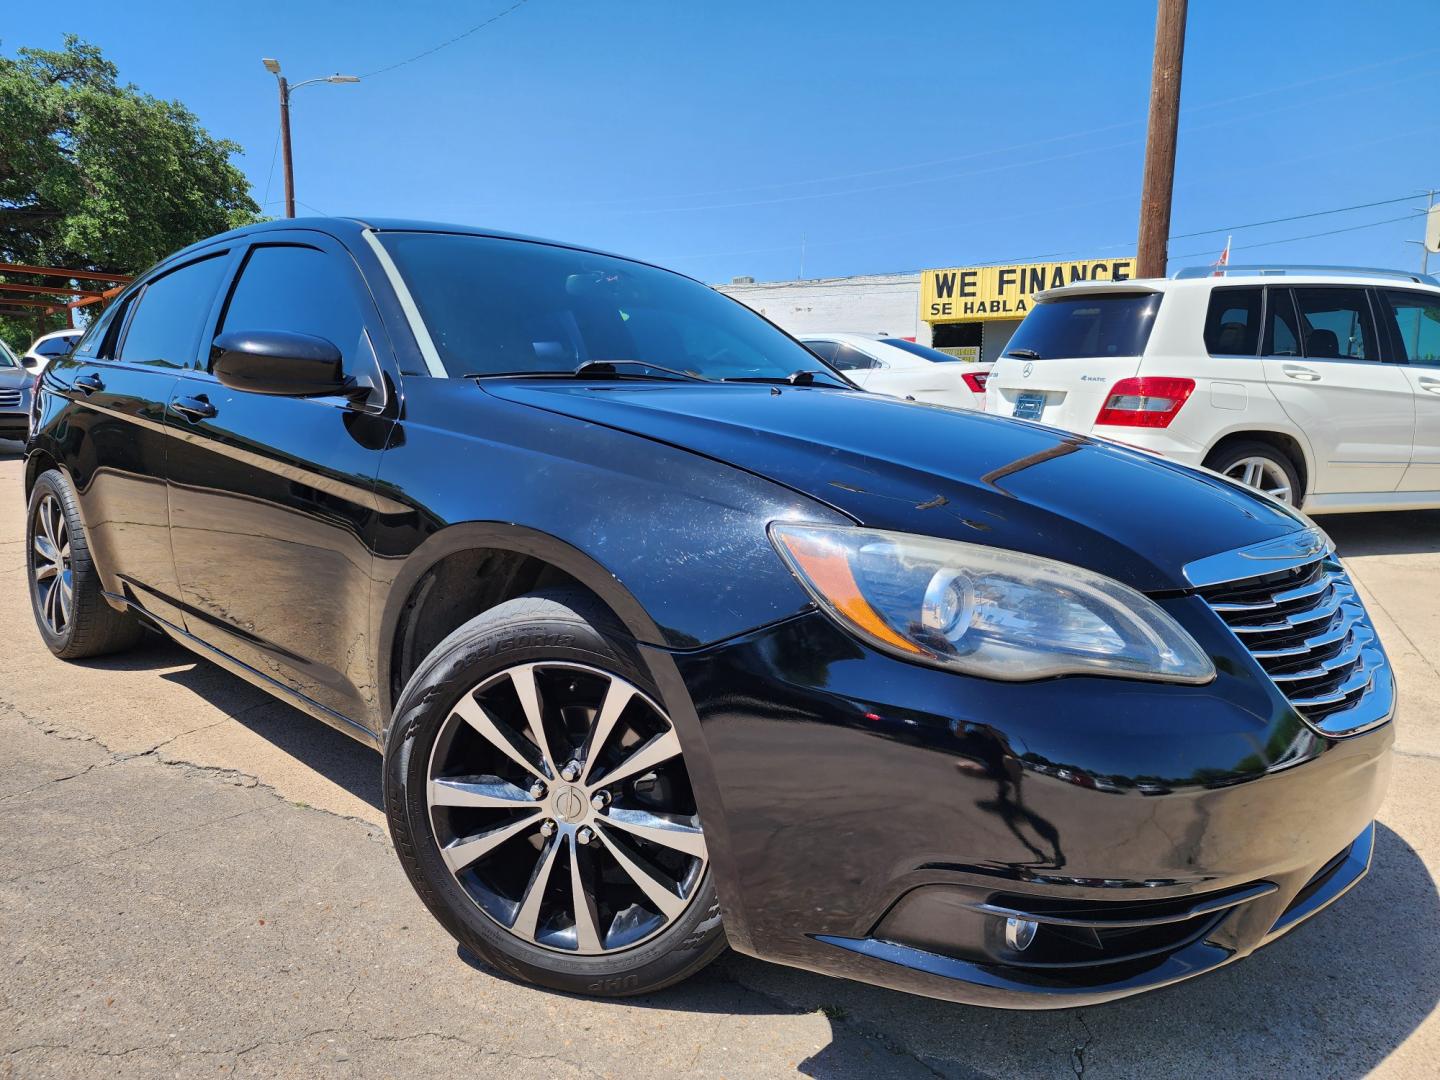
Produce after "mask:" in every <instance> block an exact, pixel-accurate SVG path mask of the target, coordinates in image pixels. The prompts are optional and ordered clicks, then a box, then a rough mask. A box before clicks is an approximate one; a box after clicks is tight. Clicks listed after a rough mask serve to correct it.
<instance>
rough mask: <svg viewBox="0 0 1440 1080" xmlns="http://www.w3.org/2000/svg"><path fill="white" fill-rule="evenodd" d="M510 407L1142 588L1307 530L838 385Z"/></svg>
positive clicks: (976, 420) (1181, 486) (1165, 477)
mask: <svg viewBox="0 0 1440 1080" xmlns="http://www.w3.org/2000/svg"><path fill="white" fill-rule="evenodd" d="M483 387H484V389H485V391H487V392H488V393H491V394H493V395H496V396H498V397H501V398H504V399H506V400H509V401H512V402H516V403H520V404H524V405H529V406H532V407H534V408H539V409H544V410H547V411H549V412H552V413H561V414H564V415H567V416H571V417H574V418H576V419H579V420H584V421H589V422H592V423H596V424H602V425H605V426H607V427H610V428H615V429H618V430H621V431H626V432H630V433H632V434H635V435H640V436H643V437H646V438H650V439H655V440H657V441H660V442H663V443H666V444H669V445H671V446H677V447H681V448H683V449H687V450H690V451H692V452H694V453H697V454H703V455H704V456H706V457H709V458H713V459H715V460H717V461H721V462H725V463H728V464H730V465H733V466H735V467H737V468H741V469H744V470H746V471H748V472H751V473H755V474H757V475H759V476H763V477H766V478H768V479H770V480H772V481H774V482H776V483H780V484H784V485H785V486H787V487H789V488H792V489H794V490H796V491H799V492H801V493H803V494H806V495H808V496H810V497H812V498H814V499H817V500H819V501H821V502H824V503H826V504H828V505H830V506H832V507H834V508H835V509H837V510H839V511H841V512H842V513H844V514H847V515H848V516H850V517H852V518H853V519H854V520H855V521H856V522H858V523H860V524H862V525H867V526H871V527H874V528H884V529H892V530H897V531H902V532H910V533H920V534H924V535H927V536H939V537H945V538H948V539H954V540H964V541H968V542H971V543H980V544H990V545H993V546H996V547H1002V548H1008V549H1012V550H1016V551H1024V552H1028V553H1030V554H1034V555H1040V556H1043V557H1046V558H1052V559H1060V560H1063V561H1065V562H1069V563H1074V564H1077V565H1080V566H1084V567H1087V568H1089V569H1091V570H1095V571H1096V572H1098V573H1103V574H1106V575H1108V576H1110V577H1113V578H1115V579H1117V580H1119V581H1123V582H1125V583H1126V584H1128V585H1130V586H1131V587H1133V588H1137V589H1140V590H1142V591H1145V592H1157V591H1168V590H1173V589H1184V588H1187V587H1188V584H1187V582H1186V581H1185V578H1184V576H1183V573H1182V568H1183V567H1184V566H1185V564H1186V563H1189V562H1192V561H1194V560H1196V559H1199V558H1203V557H1205V556H1207V555H1214V554H1217V553H1219V552H1222V551H1229V550H1233V549H1235V548H1238V547H1243V546H1245V545H1248V544H1253V543H1257V542H1259V541H1262V540H1267V539H1271V538H1273V537H1276V536H1281V535H1284V534H1285V533H1289V532H1294V531H1295V530H1296V529H1299V528H1303V527H1304V526H1305V525H1306V524H1307V522H1305V520H1304V519H1303V518H1301V517H1300V516H1299V515H1298V514H1295V513H1292V512H1290V511H1288V510H1287V509H1285V508H1283V507H1281V506H1279V505H1277V504H1275V503H1273V502H1271V501H1270V500H1269V499H1266V498H1263V497H1261V496H1259V495H1252V494H1251V493H1249V492H1248V491H1246V490H1244V489H1242V488H1240V487H1238V486H1236V485H1234V484H1231V483H1229V482H1228V481H1225V480H1222V479H1220V478H1218V477H1215V476H1211V475H1209V474H1206V473H1201V472H1197V471H1195V470H1193V469H1188V468H1185V467H1183V466H1179V465H1176V464H1174V463H1171V462H1167V461H1164V460H1162V459H1159V458H1156V457H1154V456H1153V455H1150V454H1145V453H1141V452H1139V451H1133V450H1129V449H1126V448H1124V447H1121V446H1118V445H1116V444H1114V443H1109V442H1105V441H1103V440H1096V439H1093V438H1090V437H1088V436H1082V435H1076V434H1073V433H1071V432H1065V431H1059V430H1056V429H1054V428H1047V427H1042V426H1040V425H1036V424H1030V423H1026V422H1024V421H1018V420H1010V419H1006V418H1002V417H995V416H987V415H984V414H980V413H975V412H968V411H964V410H959V409H948V408H943V407H940V406H932V405H924V404H916V403H909V402H903V401H898V400H895V399H892V398H884V397H880V396H877V395H873V394H865V393H858V392H851V391H843V390H832V389H822V388H814V387H790V386H786V387H771V386H756V385H730V386H714V385H711V386H703V385H698V384H697V385H674V384H656V383H638V382H637V383H628V382H627V383H605V384H602V385H596V384H594V383H571V382H560V381H549V380H545V381H541V380H517V381H513V382H511V381H500V380H492V381H489V382H486V383H484V384H483Z"/></svg>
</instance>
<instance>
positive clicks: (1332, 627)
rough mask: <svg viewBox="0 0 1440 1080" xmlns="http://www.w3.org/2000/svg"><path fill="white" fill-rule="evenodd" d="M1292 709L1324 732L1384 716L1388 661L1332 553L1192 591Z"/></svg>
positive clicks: (1347, 730)
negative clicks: (1267, 572)
mask: <svg viewBox="0 0 1440 1080" xmlns="http://www.w3.org/2000/svg"><path fill="white" fill-rule="evenodd" d="M1200 595H1201V596H1202V597H1203V598H1204V599H1205V601H1206V602H1207V603H1208V604H1209V605H1210V607H1211V608H1212V609H1213V610H1214V611H1215V612H1216V613H1217V614H1218V615H1219V616H1220V618H1221V619H1223V620H1224V621H1225V623H1226V625H1227V626H1229V627H1230V629H1231V630H1233V631H1234V632H1235V636H1236V637H1238V638H1239V639H1240V641H1241V643H1242V644H1244V646H1245V647H1246V648H1247V649H1248V650H1249V651H1250V655H1251V656H1253V657H1255V659H1256V660H1257V661H1258V662H1259V664H1260V666H1261V667H1262V668H1263V669H1264V670H1265V672H1266V674H1268V675H1269V676H1270V678H1271V679H1272V680H1273V681H1274V683H1275V685H1276V686H1277V687H1279V688H1280V691H1281V693H1283V694H1284V695H1285V696H1286V697H1287V698H1288V699H1289V700H1290V704H1292V705H1294V706H1295V709H1296V711H1297V712H1299V713H1300V715H1301V716H1302V717H1304V718H1305V720H1306V721H1307V722H1309V723H1310V725H1311V726H1312V727H1315V728H1317V729H1319V730H1320V731H1322V732H1324V733H1325V734H1327V735H1349V734H1354V733H1355V732H1358V731H1363V730H1364V729H1366V728H1369V727H1374V726H1375V725H1377V724H1380V723H1383V722H1384V721H1385V720H1386V719H1388V718H1389V716H1390V713H1391V711H1392V709H1393V707H1394V697H1395V687H1394V681H1393V677H1392V676H1391V674H1390V667H1389V662H1388V661H1387V660H1386V658H1385V650H1384V649H1383V648H1382V647H1381V645H1380V639H1379V637H1378V636H1377V635H1376V633H1375V628H1374V627H1373V626H1371V625H1370V616H1369V615H1368V613H1367V612H1366V611H1365V606H1364V605H1363V604H1362V603H1361V602H1360V597H1359V595H1358V594H1357V593H1356V592H1355V586H1354V585H1353V584H1352V583H1351V581H1350V578H1349V576H1348V575H1347V574H1346V573H1345V569H1344V567H1342V566H1341V565H1340V562H1339V560H1338V559H1336V558H1335V557H1334V556H1333V555H1329V554H1326V555H1321V556H1320V557H1318V558H1315V559H1313V560H1312V561H1310V562H1306V563H1302V564H1300V565H1298V566H1292V567H1288V568H1286V569H1284V570H1279V571H1276V572H1274V573H1270V574H1263V575H1260V576H1258V577H1249V578H1242V579H1240V580H1238V581H1227V582H1223V583H1220V584H1216V585H1212V586H1209V587H1207V588H1202V589H1201V590H1200Z"/></svg>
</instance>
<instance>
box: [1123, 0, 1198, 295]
mask: <svg viewBox="0 0 1440 1080" xmlns="http://www.w3.org/2000/svg"><path fill="white" fill-rule="evenodd" d="M1185 13H1186V0H1159V8H1158V10H1157V11H1156V14H1155V60H1154V69H1153V71H1152V72H1151V75H1150V130H1149V132H1148V134H1147V136H1146V139H1145V180H1144V187H1143V188H1142V190H1141V192H1140V244H1139V249H1138V251H1137V252H1136V260H1135V261H1136V263H1137V265H1136V268H1135V276H1136V277H1142V278H1148V277H1164V276H1165V268H1166V264H1167V263H1168V262H1169V249H1170V200H1171V197H1172V196H1173V195H1174V191H1175V136H1176V132H1177V129H1178V128H1179V125H1180V68H1181V65H1182V63H1183V61H1184V59H1185Z"/></svg>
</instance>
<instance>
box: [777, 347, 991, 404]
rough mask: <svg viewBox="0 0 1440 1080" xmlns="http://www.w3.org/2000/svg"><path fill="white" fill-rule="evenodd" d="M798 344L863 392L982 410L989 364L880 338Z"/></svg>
mask: <svg viewBox="0 0 1440 1080" xmlns="http://www.w3.org/2000/svg"><path fill="white" fill-rule="evenodd" d="M799 337H800V340H801V341H803V342H804V343H805V345H806V346H807V347H808V348H809V349H810V351H811V352H813V353H815V354H816V355H817V356H819V357H820V358H821V359H823V360H824V361H825V362H826V363H827V364H829V365H830V366H831V367H833V368H835V369H837V370H839V371H843V372H844V373H845V375H846V377H847V378H849V379H851V380H853V381H854V382H855V384H856V385H857V386H859V387H860V388H861V389H863V390H868V391H869V392H870V393H872V394H888V395H890V396H891V397H901V398H904V397H913V398H914V399H915V400H916V401H928V402H931V403H933V404H935V405H951V406H954V407H955V408H959V409H983V408H984V407H985V378H986V376H987V375H988V374H989V372H990V365H989V364H971V363H966V362H965V361H963V360H957V359H956V358H955V357H953V356H950V355H949V354H948V353H943V352H941V351H940V350H939V349H932V348H930V347H929V346H928V345H917V344H916V343H915V342H913V341H907V340H905V339H904V338H896V337H885V336H883V335H880V334H832V333H825V334H801V335H799Z"/></svg>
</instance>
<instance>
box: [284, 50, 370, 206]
mask: <svg viewBox="0 0 1440 1080" xmlns="http://www.w3.org/2000/svg"><path fill="white" fill-rule="evenodd" d="M263 63H264V64H265V70H266V71H268V72H270V74H271V75H274V76H275V81H276V82H277V83H278V84H279V85H280V143H281V155H282V157H283V158H284V168H285V216H286V217H287V218H293V217H294V216H295V168H294V164H293V161H292V158H291V156H290V95H291V94H292V93H293V92H294V91H296V90H299V89H300V88H301V87H302V86H311V85H313V84H314V83H322V82H326V83H358V82H359V81H360V76H358V75H340V74H338V73H337V74H335V75H325V76H322V77H321V78H318V79H306V80H305V81H304V82H298V83H296V84H295V85H293V86H292V85H290V82H289V81H288V80H287V79H286V78H285V76H284V75H282V74H280V61H279V60H274V59H271V58H269V57H266V58H265V60H264V61H263Z"/></svg>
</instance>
